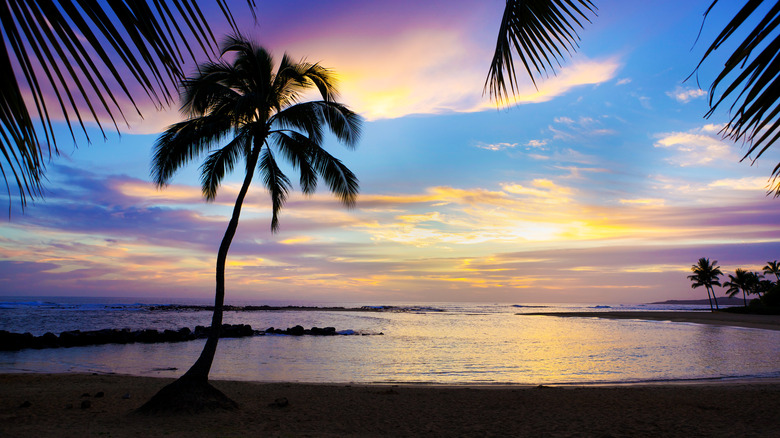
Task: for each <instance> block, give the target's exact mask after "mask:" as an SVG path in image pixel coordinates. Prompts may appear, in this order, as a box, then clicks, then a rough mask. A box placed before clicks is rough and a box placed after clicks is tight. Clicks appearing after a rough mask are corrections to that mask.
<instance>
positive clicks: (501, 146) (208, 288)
mask: <svg viewBox="0 0 780 438" xmlns="http://www.w3.org/2000/svg"><path fill="white" fill-rule="evenodd" d="M202 3H205V2H202ZM258 3H259V4H258V9H257V21H256V22H255V21H253V19H252V17H251V14H249V13H248V12H247V10H246V7H245V6H243V5H242V2H236V4H235V5H234V6H233V8H234V10H233V12H234V14H236V16H237V17H238V18H239V20H238V21H239V27H240V28H241V31H242V33H243V34H245V35H247V36H249V37H251V38H252V39H253V40H255V41H256V42H258V43H259V44H261V45H263V46H264V47H266V48H268V49H269V50H270V51H272V52H273V53H274V55H275V57H276V58H277V59H278V58H281V55H282V54H283V53H285V52H286V53H288V54H289V55H290V56H292V57H293V58H294V59H306V60H307V61H311V62H320V63H321V64H322V65H323V66H325V67H328V68H330V69H332V70H333V71H334V72H336V73H337V75H338V78H339V80H340V82H339V88H340V90H341V95H340V100H341V102H343V103H345V104H346V105H348V106H349V107H350V108H352V109H353V110H355V111H356V112H358V113H359V114H361V115H362V116H363V117H364V118H365V123H364V127H363V135H362V137H361V140H360V142H359V145H358V147H357V148H356V149H355V150H349V149H347V148H344V147H342V146H341V145H339V144H338V143H337V142H336V141H335V140H334V139H332V138H331V139H329V140H328V141H327V142H326V147H327V149H328V150H329V151H331V153H332V154H334V155H336V156H337V157H339V158H340V159H341V160H342V161H343V162H344V163H345V164H346V165H347V166H348V167H349V168H350V169H352V170H353V172H354V173H355V174H356V175H357V176H358V178H359V179H360V196H359V198H358V202H357V205H356V207H355V208H353V209H346V208H344V207H343V206H342V205H341V204H340V203H339V202H338V201H337V200H336V199H335V198H334V197H333V196H332V195H331V194H330V193H328V192H327V190H323V188H325V186H324V185H322V186H321V189H320V190H319V191H318V192H317V193H316V194H315V195H313V196H304V195H301V194H300V193H297V194H293V195H292V196H291V197H290V200H289V202H288V203H287V204H286V206H285V208H284V209H283V211H282V213H281V217H280V221H281V222H280V231H279V232H278V233H276V234H272V233H271V230H270V198H269V195H268V193H267V191H266V190H265V189H264V188H262V186H260V185H255V186H253V188H252V189H250V194H249V196H248V197H247V199H246V203H245V207H244V210H243V212H242V216H241V223H240V225H239V229H238V233H237V235H236V237H235V239H234V241H233V245H232V246H231V249H230V253H229V255H228V267H227V283H226V300H227V302H231V300H255V301H262V300H275V301H278V300H282V301H285V300H288V301H298V300H312V301H319V302H322V301H333V302H363V303H373V304H375V303H388V302H419V301H424V302H442V301H473V302H508V303H555V302H567V303H601V304H605V303H643V302H653V301H662V300H667V299H701V298H706V292H705V291H704V290H703V289H701V288H700V289H695V290H694V289H692V288H691V287H690V284H691V283H690V281H689V280H688V279H687V278H686V277H687V275H689V274H690V267H691V265H692V264H694V263H696V261H697V260H698V259H699V258H700V257H707V258H709V259H711V260H717V261H718V264H719V265H720V266H721V269H722V270H723V271H724V272H725V273H727V274H728V273H733V272H734V270H735V269H736V268H745V269H750V270H759V271H760V270H761V268H762V267H763V266H764V264H766V262H767V261H770V260H776V259H780V222H778V220H777V219H778V208H779V207H780V200H778V199H775V198H773V197H772V196H767V188H768V184H769V176H770V174H771V171H772V169H773V168H774V166H775V165H776V164H777V163H778V162H779V161H780V154H778V152H777V150H776V149H777V148H775V150H772V149H770V150H769V151H768V152H767V153H765V155H764V156H762V157H761V158H760V159H758V160H756V161H755V162H752V160H750V159H747V160H743V161H741V162H740V159H741V158H742V156H743V154H744V149H743V147H742V145H741V144H735V143H731V142H729V141H724V140H722V139H721V137H720V135H719V131H720V129H721V127H722V126H723V124H724V123H725V122H726V121H727V120H728V112H727V110H726V109H723V110H720V111H718V112H716V113H715V114H714V115H712V116H711V117H709V118H704V115H705V114H706V113H707V110H708V103H707V101H708V98H709V96H708V92H707V89H708V87H709V84H710V83H711V81H712V80H713V78H714V77H715V75H716V74H717V72H718V66H719V65H721V64H722V61H723V58H717V57H716V58H715V59H713V60H712V61H708V62H707V63H705V64H704V65H703V66H702V68H701V69H700V70H699V71H698V74H697V75H694V76H692V77H690V76H691V73H693V72H694V69H695V68H696V65H697V64H698V62H699V60H700V59H701V56H702V54H703V53H704V51H705V49H706V46H707V45H708V44H709V42H711V41H712V40H713V38H714V36H715V35H716V34H717V33H718V32H719V31H720V29H722V28H723V26H724V25H725V24H726V23H727V19H728V18H729V17H730V16H733V14H734V12H735V10H734V9H733V8H735V6H734V4H733V3H732V2H721V3H722V5H719V7H718V8H716V9H715V10H714V11H713V13H712V14H711V15H710V17H709V18H708V19H707V21H705V22H703V13H704V11H705V10H706V9H707V7H708V6H709V5H710V3H711V2H710V0H703V1H700V0H676V1H666V0H660V1H656V2H623V1H597V2H595V3H596V5H597V6H598V8H599V9H598V16H597V17H594V18H593V23H592V24H588V25H586V27H585V29H584V30H582V31H581V32H580V36H581V38H582V39H581V42H580V48H579V50H578V52H577V53H576V54H575V55H574V56H573V57H572V58H571V59H570V60H568V61H566V62H565V63H564V64H563V65H562V67H561V68H560V69H558V72H557V75H555V76H550V77H547V78H542V79H541V80H540V81H538V89H537V88H535V87H534V86H533V84H532V83H531V81H530V80H529V79H528V78H527V77H525V76H522V77H520V89H519V90H518V93H517V94H516V96H515V97H514V98H513V99H512V101H511V102H510V103H509V104H505V105H499V106H497V105H496V102H494V101H491V99H490V97H489V96H488V95H486V94H484V93H483V85H484V82H485V78H486V75H487V70H488V67H489V63H490V59H491V57H492V52H493V49H494V46H495V39H496V35H497V32H498V27H499V22H500V19H501V14H502V12H503V6H504V2H503V1H498V0H490V1H482V0H460V1H453V0H448V1H440V0H432V1H426V2H420V1H406V0H403V1H394V2H364V1H359V0H340V1H330V2H321V1H313V0H312V1H309V0H304V1H296V2H292V3H291V2H258ZM204 7H205V8H206V9H207V11H206V12H207V14H206V15H207V16H214V17H217V18H215V19H214V23H213V29H214V31H215V33H216V34H218V35H221V34H224V33H226V32H227V31H228V30H227V27H226V25H225V23H223V22H221V21H222V20H221V15H220V14H219V12H217V11H210V10H208V9H209V8H208V7H207V5H204ZM212 12H213V13H212ZM702 23H704V24H702ZM700 31H701V34H700V35H699V33H700ZM697 37H698V40H697ZM724 53H725V51H724ZM724 56H725V55H724ZM185 69H188V70H190V71H191V70H193V69H194V64H193V63H192V62H190V63H189V64H188V66H186V67H185ZM689 77H690V78H689ZM686 79H687V80H686ZM141 110H142V114H143V115H144V118H143V119H141V118H132V117H130V118H129V120H128V122H129V127H122V132H121V134H116V133H111V132H109V133H108V138H107V139H106V140H105V141H103V140H102V138H101V135H100V134H99V132H98V131H96V130H94V129H93V128H90V130H91V131H90V132H91V139H92V141H91V143H90V142H87V141H86V140H85V139H83V138H81V137H78V136H77V140H76V142H75V143H71V144H68V142H67V140H68V137H69V134H68V133H67V130H66V127H65V125H64V124H63V123H62V122H59V123H58V124H57V127H56V129H57V130H58V132H61V133H62V135H63V138H64V139H65V141H61V144H60V149H61V154H60V155H59V156H55V157H53V158H52V159H51V161H50V162H49V163H48V165H47V177H48V181H47V183H46V192H47V194H46V197H45V198H44V199H39V200H37V201H35V202H34V203H32V204H30V205H28V206H27V207H26V208H25V209H24V211H21V209H19V208H18V205H16V204H14V205H12V212H11V215H10V218H6V219H4V221H3V222H2V223H0V295H6V296H116V297H152V298H159V299H160V300H161V301H164V300H165V299H176V298H203V299H206V298H209V297H211V296H213V293H214V269H215V268H214V264H215V259H216V250H217V247H218V245H219V241H220V239H221V238H222V235H223V233H224V229H225V227H226V225H227V221H228V218H229V215H230V212H231V208H232V205H233V202H234V200H235V195H236V193H237V190H238V187H239V185H240V182H241V180H242V177H243V176H242V175H241V174H240V173H236V174H234V175H232V176H231V177H229V178H227V179H226V180H225V183H224V184H223V186H222V187H221V189H220V192H219V194H218V196H217V199H216V201H215V202H212V203H207V202H205V201H204V200H203V198H202V197H201V194H200V187H199V184H198V178H197V167H198V164H199V162H195V163H193V164H192V165H190V166H189V167H187V168H186V169H184V170H182V171H180V172H179V173H178V174H177V176H176V177H174V179H173V181H172V184H171V185H170V186H168V187H167V188H164V189H158V188H156V187H155V186H154V184H153V183H152V182H151V178H150V176H149V175H150V172H149V165H150V158H151V148H152V145H153V143H154V141H155V140H156V138H157V136H158V135H159V133H160V132H161V131H162V130H164V129H165V127H166V126H167V125H169V124H171V123H175V122H177V121H179V120H181V119H182V116H181V115H180V114H179V112H178V108H177V106H176V105H173V106H172V107H170V108H166V109H162V110H159V109H156V108H155V107H154V106H153V104H152V103H151V102H146V103H144V102H141ZM128 113H130V112H128ZM287 170H289V171H290V173H288V175H289V176H291V179H292V180H295V176H294V175H295V173H294V171H293V170H292V169H289V168H288V169H287ZM718 295H722V292H719V293H718Z"/></svg>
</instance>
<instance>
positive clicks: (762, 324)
mask: <svg viewBox="0 0 780 438" xmlns="http://www.w3.org/2000/svg"><path fill="white" fill-rule="evenodd" d="M517 315H521V316H556V317H560V318H604V319H639V320H650V321H673V322H689V323H694V324H708V325H721V326H730V327H744V328H755V329H763V330H778V331H780V315H749V314H738V313H725V312H708V311H702V312H676V311H650V312H642V311H631V312H628V311H607V312H533V313H518V314H517Z"/></svg>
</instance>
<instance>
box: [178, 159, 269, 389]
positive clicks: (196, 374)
mask: <svg viewBox="0 0 780 438" xmlns="http://www.w3.org/2000/svg"><path fill="white" fill-rule="evenodd" d="M252 158H253V159H252V160H251V163H248V164H247V172H246V176H245V177H244V183H243V184H242V185H241V190H240V191H239V192H238V196H237V197H236V203H235V205H234V206H233V215H232V216H231V217H230V222H229V223H228V226H227V229H226V230H225V235H224V236H222V242H221V243H220V244H219V252H218V253H217V290H216V293H215V295H214V314H213V315H212V316H211V332H209V337H208V339H207V340H206V345H204V346H203V351H202V352H201V353H200V357H198V360H197V361H195V363H194V364H193V365H192V366H191V367H190V369H189V370H188V371H187V372H186V373H184V375H183V376H182V377H181V378H182V379H192V380H203V381H207V380H208V378H209V372H210V371H211V364H212V363H213V362H214V355H215V354H216V352H217V343H218V342H219V336H220V332H221V331H222V313H223V308H224V304H225V264H226V262H227V253H228V250H229V249H230V244H231V243H232V242H233V237H234V236H235V235H236V230H237V229H238V219H239V217H240V216H241V207H242V206H243V205H244V198H245V197H246V193H247V191H249V185H250V184H251V183H252V176H253V175H254V168H255V165H256V164H257V157H256V155H255V154H253V156H252Z"/></svg>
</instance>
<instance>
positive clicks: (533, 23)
mask: <svg viewBox="0 0 780 438" xmlns="http://www.w3.org/2000/svg"><path fill="white" fill-rule="evenodd" d="M722 3H724V4H727V5H729V6H732V2H730V1H729V2H722ZM717 4H718V0H714V1H713V2H712V3H711V4H710V7H709V8H707V10H706V11H704V16H705V19H706V17H707V16H708V15H709V14H710V12H711V11H712V10H713V9H714V8H715V7H716V5H717ZM742 4H743V6H742V8H741V9H740V10H739V11H738V12H737V13H736V14H735V15H734V17H733V18H732V20H731V21H730V22H729V23H728V24H727V25H726V27H725V28H724V29H723V30H722V31H721V32H720V34H718V36H717V37H716V38H715V40H714V41H713V42H712V43H711V44H710V46H709V47H708V48H707V50H706V52H705V54H704V55H703V56H702V59H701V61H700V62H699V64H698V65H697V66H696V70H698V69H699V68H700V67H701V65H702V64H703V63H704V62H705V61H707V60H708V58H711V57H713V56H714V55H715V53H716V52H718V50H719V49H720V48H721V47H722V46H726V47H731V48H733V52H732V53H731V55H729V56H728V58H727V59H726V61H725V62H723V63H722V65H723V69H722V70H721V71H720V73H719V74H718V76H717V77H716V78H715V80H713V82H712V84H711V85H710V87H709V93H708V94H709V106H710V109H709V111H708V112H707V113H706V114H705V117H706V118H709V117H710V116H711V115H712V114H714V112H715V111H716V110H717V109H718V108H719V107H721V106H725V107H728V108H729V112H731V114H732V116H731V118H730V120H729V122H728V123H727V124H726V126H725V127H724V128H723V130H722V131H721V134H722V135H723V137H724V138H728V139H731V140H734V141H742V142H744V143H745V144H746V145H747V147H748V150H747V152H746V153H745V155H744V157H743V158H742V159H743V160H744V159H745V158H748V157H750V155H751V154H754V156H753V157H751V159H752V160H755V159H757V158H758V157H760V156H761V155H762V154H763V153H764V152H765V151H766V150H767V149H768V148H769V147H770V146H772V145H773V144H774V143H775V142H776V141H777V140H778V139H780V130H778V125H780V124H779V123H778V121H779V120H778V119H779V118H780V59H779V58H778V57H777V52H778V48H780V32H778V29H779V28H778V26H780V3H778V2H777V1H772V0H744V1H743V3H742ZM596 10H597V8H596V5H595V4H594V3H593V2H592V1H591V0H572V1H565V2H563V1H557V0H507V2H506V6H505V9H504V15H503V17H502V18H501V24H500V28H499V32H498V39H497V41H496V48H495V54H494V55H493V60H492V62H491V64H490V69H489V71H488V76H487V80H486V82H485V90H489V93H490V96H491V97H493V98H494V99H496V100H498V101H499V102H501V101H504V100H507V99H508V98H509V92H508V91H507V88H509V89H510V90H511V91H512V93H511V94H513V95H514V94H516V93H517V91H518V87H517V75H516V73H515V70H516V69H515V66H514V61H513V54H516V55H517V56H518V57H519V58H520V60H521V61H522V63H523V66H524V67H525V70H526V72H527V73H528V76H529V77H530V78H531V80H532V81H533V83H534V85H535V84H536V79H535V78H534V75H535V74H536V75H539V76H549V75H550V73H552V74H555V66H556V65H558V66H560V65H561V61H563V60H564V59H565V58H566V57H568V56H570V55H571V54H572V53H573V52H574V51H575V50H576V49H577V46H578V43H579V40H580V37H579V35H578V34H577V29H578V28H582V27H583V23H584V22H590V17H591V16H595V15H596ZM762 11H766V12H765V15H763V16H762V15H761V12H762ZM739 36H742V37H743V38H744V40H743V41H742V42H741V43H738V42H737V41H734V40H736V39H737V38H738V37H739ZM735 46H736V47H735ZM507 82H508V85H509V87H507ZM729 102H730V103H729ZM778 177H780V164H778V165H777V166H775V168H774V170H772V174H771V178H772V184H773V186H774V188H773V189H772V191H774V194H775V196H776V197H777V196H780V180H779V179H778Z"/></svg>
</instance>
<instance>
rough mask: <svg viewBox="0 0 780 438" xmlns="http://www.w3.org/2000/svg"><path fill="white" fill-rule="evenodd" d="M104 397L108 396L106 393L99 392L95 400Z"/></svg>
mask: <svg viewBox="0 0 780 438" xmlns="http://www.w3.org/2000/svg"><path fill="white" fill-rule="evenodd" d="M104 395H106V394H104V393H103V391H98V392H97V393H96V394H95V398H101V397H103V396H104Z"/></svg>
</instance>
